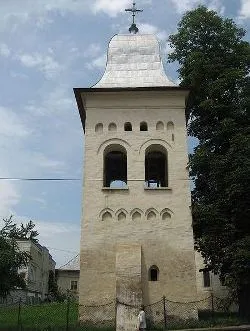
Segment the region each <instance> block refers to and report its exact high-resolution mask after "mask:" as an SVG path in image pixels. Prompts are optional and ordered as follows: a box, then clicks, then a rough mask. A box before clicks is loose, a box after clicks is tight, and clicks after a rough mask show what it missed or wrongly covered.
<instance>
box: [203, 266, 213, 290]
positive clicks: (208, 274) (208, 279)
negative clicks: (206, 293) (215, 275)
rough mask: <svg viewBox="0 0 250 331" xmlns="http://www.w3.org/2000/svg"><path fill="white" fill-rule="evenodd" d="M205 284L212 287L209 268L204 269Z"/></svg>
mask: <svg viewBox="0 0 250 331" xmlns="http://www.w3.org/2000/svg"><path fill="white" fill-rule="evenodd" d="M203 284H204V287H210V286H211V282H210V272H209V270H206V269H205V270H203Z"/></svg>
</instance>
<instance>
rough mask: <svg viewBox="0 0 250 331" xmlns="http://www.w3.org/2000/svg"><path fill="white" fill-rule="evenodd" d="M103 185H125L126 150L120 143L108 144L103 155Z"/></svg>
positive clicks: (120, 186) (112, 186) (118, 186)
mask: <svg viewBox="0 0 250 331" xmlns="http://www.w3.org/2000/svg"><path fill="white" fill-rule="evenodd" d="M103 158H104V160H103V162H104V173H103V185H104V187H111V188H125V187H127V151H126V149H125V148H124V147H122V146H120V145H111V146H108V147H107V148H106V149H105V151H104V155H103Z"/></svg>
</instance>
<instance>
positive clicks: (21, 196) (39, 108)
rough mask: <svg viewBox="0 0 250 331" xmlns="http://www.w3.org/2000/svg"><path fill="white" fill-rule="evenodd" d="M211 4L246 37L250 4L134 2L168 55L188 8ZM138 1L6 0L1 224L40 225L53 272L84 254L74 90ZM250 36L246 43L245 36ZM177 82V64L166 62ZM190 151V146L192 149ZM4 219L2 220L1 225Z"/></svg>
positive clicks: (0, 8) (0, 63)
mask: <svg viewBox="0 0 250 331" xmlns="http://www.w3.org/2000/svg"><path fill="white" fill-rule="evenodd" d="M201 3H202V4H205V5H207V6H208V7H209V8H212V9H215V10H217V11H218V12H219V13H220V14H221V15H223V16H226V17H230V18H232V19H233V20H235V21H236V22H237V23H238V24H239V25H240V26H242V27H244V28H245V29H246V30H247V31H249V27H250V0H137V7H138V8H140V9H143V10H144V11H143V13H140V14H139V15H138V18H137V26H138V28H139V29H140V32H141V33H154V34H156V35H157V37H158V39H159V40H160V42H161V46H162V47H161V49H162V55H163V57H165V58H166V53H167V52H168V51H169V45H168V42H167V40H168V36H169V35H170V34H172V33H175V32H176V29H177V23H178V21H179V20H180V18H181V16H182V15H183V13H184V12H185V11H186V10H189V9H192V8H194V7H196V6H197V5H198V4H201ZM131 6H132V0H92V1H87V0H36V1H35V2H34V0H21V1H20V0H8V1H6V0H0V14H1V15H0V16H1V21H0V177H1V178H2V177H14V178H75V179H78V180H76V181H62V182H56V181H50V182H45V181H40V182H39V181H32V182H30V181H12V180H0V220H2V219H3V218H4V217H8V216H10V215H14V217H15V220H17V221H19V222H20V221H21V222H26V221H29V220H32V221H34V223H35V224H36V229H37V230H38V232H39V242H40V244H41V245H44V246H46V247H48V248H49V250H50V253H51V255H52V256H53V258H54V260H55V261H56V263H57V267H60V266H61V265H63V264H65V263H66V262H67V261H68V260H70V259H72V258H73V257H74V256H76V255H77V254H78V252H79V246H80V219H81V212H82V211H81V201H82V194H83V189H82V177H83V172H84V169H83V157H84V134H83V130H82V126H81V121H80V118H79V114H78V110H77V106H76V103H75V99H74V95H73V87H91V86H92V85H94V84H95V83H96V82H97V81H98V80H99V79H100V78H101V76H102V74H103V72H104V69H105V63H106V50H107V45H108V42H109V40H110V39H111V38H112V36H113V35H115V34H117V33H127V31H128V28H129V26H130V24H131V16H130V15H129V14H128V13H125V12H124V9H125V8H129V7H131ZM246 39H248V40H249V39H250V38H249V33H248V34H247V37H246ZM165 70H166V73H167V75H168V76H169V78H170V79H172V80H173V81H174V82H178V75H177V73H176V70H177V67H176V65H175V64H171V65H170V64H167V65H165ZM189 147H190V146H189ZM0 222H1V221H0Z"/></svg>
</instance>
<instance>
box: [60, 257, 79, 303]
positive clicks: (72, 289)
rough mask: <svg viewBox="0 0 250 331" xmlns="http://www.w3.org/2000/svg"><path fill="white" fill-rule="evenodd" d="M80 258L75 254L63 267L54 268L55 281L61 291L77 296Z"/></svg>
mask: <svg viewBox="0 0 250 331" xmlns="http://www.w3.org/2000/svg"><path fill="white" fill-rule="evenodd" d="M79 277H80V259H79V255H77V256H76V257H75V258H74V259H73V260H71V261H69V262H68V263H67V264H65V265H64V266H63V267H61V268H59V269H56V281H57V285H58V289H59V291H60V292H61V293H64V294H70V296H73V297H74V298H75V299H77V300H78V297H79Z"/></svg>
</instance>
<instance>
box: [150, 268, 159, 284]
mask: <svg viewBox="0 0 250 331" xmlns="http://www.w3.org/2000/svg"><path fill="white" fill-rule="evenodd" d="M149 280H150V281H151V282H157V281H158V280H159V269H158V268H157V267H156V266H152V267H151V268H150V269H149Z"/></svg>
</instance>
